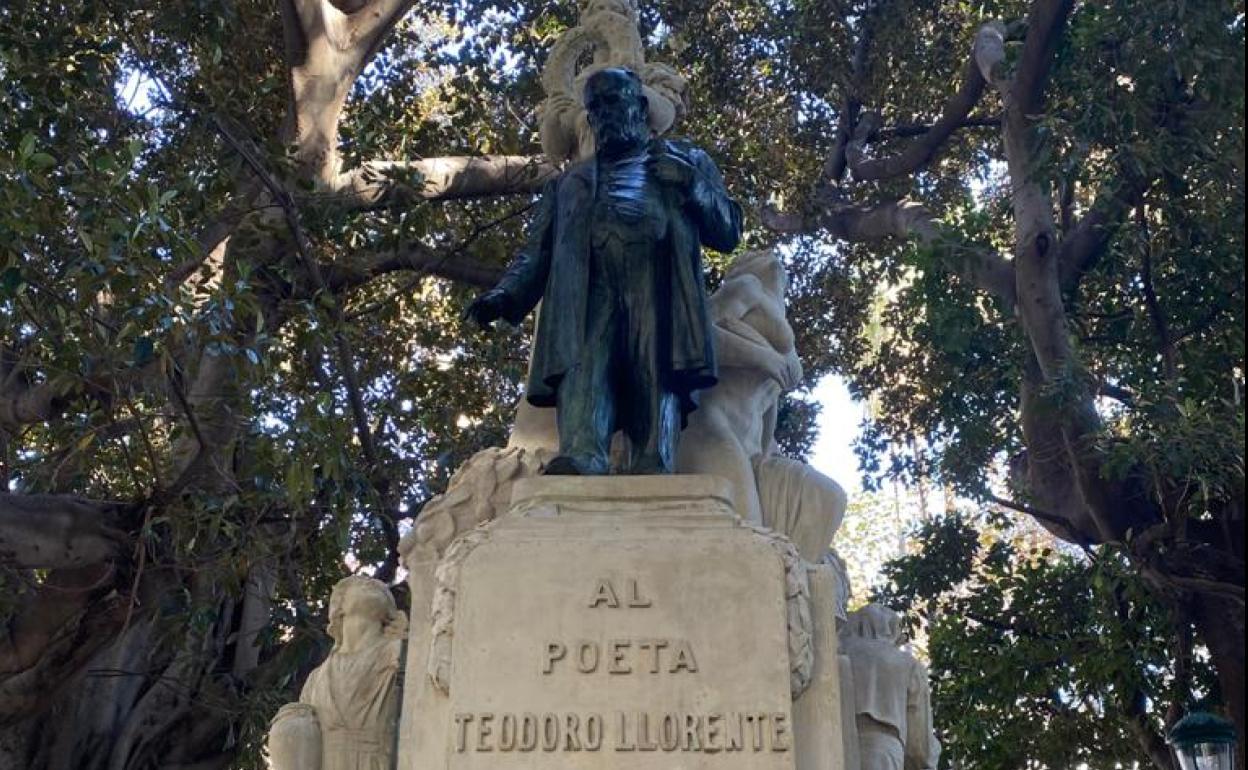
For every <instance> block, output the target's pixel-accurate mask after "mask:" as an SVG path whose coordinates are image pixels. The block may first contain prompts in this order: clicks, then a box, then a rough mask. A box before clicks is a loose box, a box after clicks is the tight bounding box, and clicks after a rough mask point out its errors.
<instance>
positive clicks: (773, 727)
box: [454, 578, 793, 754]
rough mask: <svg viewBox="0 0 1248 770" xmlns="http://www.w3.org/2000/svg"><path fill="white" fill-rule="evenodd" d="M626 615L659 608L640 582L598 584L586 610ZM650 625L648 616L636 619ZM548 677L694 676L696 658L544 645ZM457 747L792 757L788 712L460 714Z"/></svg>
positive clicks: (567, 643) (649, 641) (643, 647)
mask: <svg viewBox="0 0 1248 770" xmlns="http://www.w3.org/2000/svg"><path fill="white" fill-rule="evenodd" d="M584 606H585V607H587V608H588V609H590V610H595V611H606V610H617V611H621V612H629V611H641V610H647V609H651V608H653V606H654V601H653V600H652V599H651V598H650V594H649V593H648V592H646V591H644V590H643V589H642V587H641V585H640V584H639V581H638V580H636V579H634V578H627V579H618V578H599V579H597V580H595V581H594V582H593V585H592V586H591V587H590V589H589V591H588V599H587V601H586V603H585V605H584ZM638 617H639V618H644V617H645V615H644V614H640V615H638ZM539 653H540V654H539V659H538V665H539V670H540V672H541V674H542V676H543V677H550V678H553V677H559V676H577V675H581V674H585V675H591V674H601V675H603V676H607V677H610V676H641V677H673V676H696V675H697V674H698V673H699V668H698V657H697V655H696V654H695V652H694V649H693V645H692V644H691V643H690V642H689V641H688V640H686V639H677V638H656V637H641V636H639V637H632V638H616V639H575V640H560V639H546V640H544V641H543V642H542V645H541V649H540V651H539ZM454 721H455V724H454V747H455V752H456V753H459V754H466V753H489V752H497V753H510V752H518V753H536V754H542V753H546V754H555V753H569V752H600V751H612V752H658V753H662V752H699V753H705V754H721V753H722V754H732V753H751V752H753V753H762V752H788V751H791V750H792V745H793V740H792V733H791V725H790V722H789V715H788V713H787V712H772V711H750V710H731V711H730V710H725V711H721V712H707V713H689V712H680V711H615V712H611V713H605V714H604V713H584V712H579V711H567V712H560V713H551V712H546V713H537V712H523V711H519V712H503V713H496V712H492V711H482V712H459V713H456V714H455V715H454Z"/></svg>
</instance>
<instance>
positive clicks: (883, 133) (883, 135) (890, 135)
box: [867, 117, 1001, 142]
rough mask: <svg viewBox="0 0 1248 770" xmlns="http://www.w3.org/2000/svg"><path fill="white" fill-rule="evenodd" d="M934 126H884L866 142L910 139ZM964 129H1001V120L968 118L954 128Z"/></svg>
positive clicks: (906, 124) (994, 118)
mask: <svg viewBox="0 0 1248 770" xmlns="http://www.w3.org/2000/svg"><path fill="white" fill-rule="evenodd" d="M935 127H936V126H935V124H930V123H901V124H898V125H895V126H884V127H883V128H880V129H878V130H877V131H876V132H875V134H873V135H872V136H871V137H870V138H869V139H868V140H867V141H870V142H878V141H882V140H885V139H910V138H913V137H916V136H922V135H924V134H926V133H927V132H928V131H931V130H933V129H934V128H935ZM964 128H997V129H999V128H1001V118H999V117H978V118H977V117H968V118H966V119H965V120H963V121H962V122H961V123H959V124H958V125H957V126H955V127H954V129H955V130H959V131H960V130H962V129H964Z"/></svg>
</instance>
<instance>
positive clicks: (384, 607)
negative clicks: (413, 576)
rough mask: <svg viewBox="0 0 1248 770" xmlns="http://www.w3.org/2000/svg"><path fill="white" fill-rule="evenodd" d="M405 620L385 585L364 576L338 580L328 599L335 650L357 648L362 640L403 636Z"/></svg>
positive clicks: (330, 630) (330, 626)
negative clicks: (365, 638)
mask: <svg viewBox="0 0 1248 770" xmlns="http://www.w3.org/2000/svg"><path fill="white" fill-rule="evenodd" d="M405 617H406V616H405V615H404V614H403V613H402V612H401V611H400V610H399V608H398V606H396V605H395V603H394V596H393V595H392V594H391V593H390V589H389V588H386V584H385V583H383V582H381V581H380V580H374V579H373V578H370V577H364V576H363V575H352V576H351V577H347V578H343V579H342V580H339V581H338V583H337V584H336V585H335V586H334V590H333V593H331V594H330V596H329V636H330V638H332V639H333V640H334V649H335V650H336V649H339V648H341V647H344V646H346V647H354V646H356V645H358V644H359V643H360V642H361V641H363V640H362V639H361V638H360V637H371V638H381V637H383V636H385V637H392V636H402V635H403V633H404V628H403V626H404V623H403V621H404V619H405Z"/></svg>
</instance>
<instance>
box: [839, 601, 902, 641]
mask: <svg viewBox="0 0 1248 770" xmlns="http://www.w3.org/2000/svg"><path fill="white" fill-rule="evenodd" d="M845 633H847V634H849V635H850V636H856V637H858V638H860V639H874V640H877V641H881V642H892V643H893V644H896V645H900V644H901V643H902V642H903V641H905V636H904V634H903V633H902V628H901V616H900V615H898V614H897V613H896V612H894V611H892V610H890V609H889V608H887V607H885V606H884V605H882V604H868V605H867V606H866V607H863V608H862V609H860V610H854V611H853V612H851V613H849V623H848V624H847V626H846V628H845Z"/></svg>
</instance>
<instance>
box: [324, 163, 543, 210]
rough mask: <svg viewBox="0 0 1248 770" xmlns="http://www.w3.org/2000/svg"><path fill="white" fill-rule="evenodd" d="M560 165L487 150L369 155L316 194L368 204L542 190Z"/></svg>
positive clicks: (356, 205)
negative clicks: (416, 156) (388, 157)
mask: <svg viewBox="0 0 1248 770" xmlns="http://www.w3.org/2000/svg"><path fill="white" fill-rule="evenodd" d="M558 171H559V169H558V167H556V166H554V165H553V164H551V163H548V162H547V161H546V160H545V159H543V158H541V157H540V156H527V155H482V156H476V157H473V156H460V157H445V158H424V159H421V160H410V161H370V162H367V163H365V164H363V165H362V166H360V167H358V168H355V169H352V170H350V171H347V172H344V173H343V174H341V175H340V176H339V177H338V180H337V182H336V183H335V185H334V190H333V191H332V192H331V193H329V194H328V195H323V194H321V195H315V196H313V197H314V199H320V200H324V201H326V202H331V203H336V204H338V205H341V206H343V207H346V208H355V209H368V208H376V207H379V206H384V205H389V204H392V203H403V202H406V201H410V200H454V199H459V198H479V197H485V196H490V195H516V194H526V193H536V192H540V191H541V189H542V185H544V184H545V183H546V182H547V180H549V179H550V178H551V177H552V176H554V175H555V174H557V173H558Z"/></svg>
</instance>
